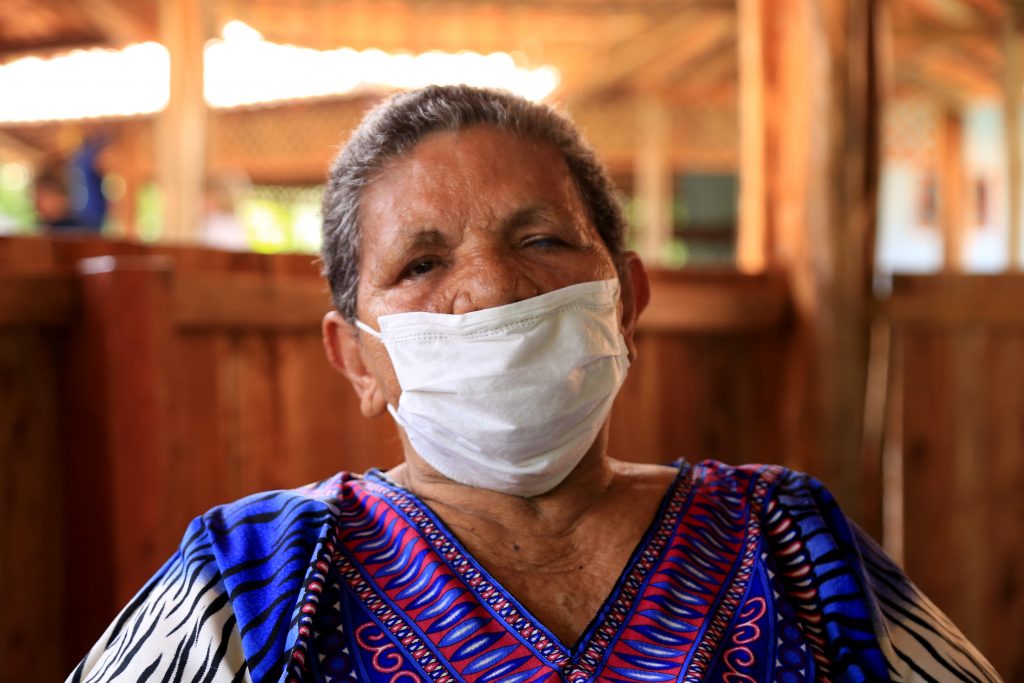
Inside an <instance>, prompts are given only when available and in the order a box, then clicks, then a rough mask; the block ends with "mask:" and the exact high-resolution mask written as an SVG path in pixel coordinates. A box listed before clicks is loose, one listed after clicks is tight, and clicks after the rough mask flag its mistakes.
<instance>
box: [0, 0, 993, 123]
mask: <svg viewBox="0 0 1024 683" xmlns="http://www.w3.org/2000/svg"><path fill="white" fill-rule="evenodd" d="M163 4H170V3H168V2H164V3H163ZM1011 4H1012V0H893V1H892V2H890V3H889V14H890V17H889V24H890V27H891V42H892V47H891V55H892V57H891V59H892V64H893V76H894V80H895V82H896V84H898V85H900V86H901V87H904V88H909V89H913V88H920V89H923V90H925V91H928V92H931V93H935V94H939V95H942V96H945V97H956V98H963V97H965V96H966V97H986V96H997V95H998V94H999V92H1000V91H1001V87H1002V86H1001V84H1002V61H1003V60H1002V50H1001V48H1000V41H1001V35H1002V26H1003V25H1004V24H1005V23H1007V20H1008V16H1009V15H1008V13H1009V12H1010V9H1009V8H1010V6H1011ZM159 5H160V3H159V2H158V1H157V0H82V1H81V2H75V3H67V2H62V1H61V0H6V1H5V2H3V3H0V63H2V62H5V61H10V60H11V59H14V58H17V57H21V56H25V55H28V54H34V55H47V54H54V53H57V52H60V51H66V50H69V49H75V48H83V47H92V46H106V47H120V46H123V45H126V44H129V43H133V42H141V41H146V40H158V39H159V37H160V6H159ZM203 13H204V16H203V19H202V21H203V24H204V26H203V33H204V34H205V36H206V37H207V38H209V37H213V36H215V35H217V34H219V32H220V29H221V28H222V27H223V26H224V24H226V23H227V22H228V21H230V20H233V19H238V20H241V21H244V22H245V23H247V24H249V25H250V26H252V27H253V28H255V29H257V30H258V31H260V32H261V33H262V34H263V35H264V36H265V38H266V39H267V40H269V41H272V42H277V43H287V44H294V45H302V46H307V47H312V48H318V49H331V48H337V47H341V46H348V47H352V48H355V49H366V48H379V49H382V50H385V51H389V52H394V51H407V52H423V51H427V50H443V51H459V50H471V51H475V52H481V53H489V52H495V51H506V52H511V53H513V54H516V55H517V56H518V57H519V58H521V59H522V60H523V61H526V62H528V63H531V64H552V65H555V66H556V67H557V68H558V69H559V70H560V71H561V73H562V86H561V88H560V89H559V91H558V92H557V93H556V94H555V98H556V99H558V100H561V101H563V102H568V103H574V102H576V103H578V102H585V101H587V100H590V99H593V98H609V97H616V96H622V95H630V96H656V97H659V98H665V99H668V100H669V101H670V102H672V103H674V104H676V105H686V104H687V103H689V102H693V101H698V100H706V99H707V98H721V97H729V96H732V95H734V94H735V88H736V83H737V79H738V74H737V57H736V52H737V51H736V2H735V1H734V0H552V1H546V0H484V1H479V0H379V1H378V0H212V1H211V2H207V3H204V8H203Z"/></svg>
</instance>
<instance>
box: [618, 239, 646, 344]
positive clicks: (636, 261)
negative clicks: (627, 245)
mask: <svg viewBox="0 0 1024 683" xmlns="http://www.w3.org/2000/svg"><path fill="white" fill-rule="evenodd" d="M621 258H622V261H621V266H620V268H619V282H620V283H621V287H620V292H621V293H620V299H621V301H622V337H623V338H624V339H625V340H626V348H627V349H629V360H630V362H633V361H635V360H636V342H635V341H634V339H633V338H634V336H635V333H636V325H637V321H638V320H639V319H640V314H641V313H643V312H644V309H645V308H647V304H648V303H650V301H651V279H650V278H649V277H648V275H647V268H646V267H645V266H644V262H643V261H642V260H640V256H639V255H637V253H636V252H635V251H627V252H625V253H624V254H623V255H622V257H621Z"/></svg>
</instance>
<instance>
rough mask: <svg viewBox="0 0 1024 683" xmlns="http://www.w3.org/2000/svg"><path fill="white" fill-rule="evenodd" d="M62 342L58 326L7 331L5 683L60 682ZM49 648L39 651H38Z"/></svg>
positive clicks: (1, 564)
mask: <svg viewBox="0 0 1024 683" xmlns="http://www.w3.org/2000/svg"><path fill="white" fill-rule="evenodd" d="M62 347H63V339H61V338H60V337H59V336H57V335H54V334H53V333H52V332H51V331H39V330H0V378H2V379H0V547H2V548H3V550H2V552H0V586H4V591H3V596H4V597H3V601H4V606H3V609H0V680H4V681H19V680H24V681H28V680H32V681H59V680H62V679H63V677H64V676H65V675H66V674H67V672H68V671H69V669H66V668H65V667H64V661H63V659H64V658H63V657H62V654H63V651H64V633H63V631H62V629H61V628H60V625H59V620H58V623H56V624H55V623H54V621H53V620H51V619H40V618H33V617H32V616H30V615H40V614H51V615H53V614H62V613H65V611H66V605H67V604H68V603H67V602H66V595H65V593H64V585H63V582H62V580H61V577H62V573H63V572H64V568H65V567H66V566H67V564H66V560H70V559H71V557H72V556H70V555H68V556H65V554H64V551H65V546H64V544H63V543H62V542H61V538H60V537H61V533H60V531H61V528H62V526H63V525H62V521H63V513H64V503H65V496H64V495H63V494H64V492H65V490H66V487H67V486H68V485H69V484H73V482H69V481H67V480H66V479H65V476H64V475H65V471H64V468H63V467H62V452H61V447H60V444H59V442H58V438H59V436H58V435H59V433H60V424H61V421H60V415H61V413H60V409H59V406H58V398H57V397H58V395H59V387H60V378H59V377H58V375H57V367H58V359H59V357H60V356H61V353H62V351H63V348H62ZM41 652H45V653H47V654H46V656H42V657H40V656H34V655H33V653H41Z"/></svg>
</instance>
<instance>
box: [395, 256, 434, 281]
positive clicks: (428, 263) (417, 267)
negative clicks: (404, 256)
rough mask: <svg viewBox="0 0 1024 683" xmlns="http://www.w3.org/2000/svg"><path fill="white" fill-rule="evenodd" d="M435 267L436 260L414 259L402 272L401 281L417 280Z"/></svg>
mask: <svg viewBox="0 0 1024 683" xmlns="http://www.w3.org/2000/svg"><path fill="white" fill-rule="evenodd" d="M436 266H437V260H436V259H433V258H421V259H416V260H415V261H413V262H412V263H410V264H409V265H408V266H406V267H405V270H403V271H402V279H403V280H407V279H410V278H418V277H422V276H424V275H426V274H427V273H429V272H430V271H432V270H433V269H434V268H435V267H436Z"/></svg>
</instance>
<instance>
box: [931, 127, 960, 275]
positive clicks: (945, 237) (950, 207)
mask: <svg viewBox="0 0 1024 683" xmlns="http://www.w3.org/2000/svg"><path fill="white" fill-rule="evenodd" d="M963 138H964V132H963V122H962V120H961V118H960V113H959V112H957V111H953V110H947V111H946V112H945V113H944V115H943V117H942V120H941V122H940V124H939V155H938V156H939V224H940V225H941V226H942V247H943V251H942V267H943V270H945V271H947V272H954V273H959V272H963V270H964V238H965V236H966V235H965V233H966V228H967V225H966V222H967V221H966V219H967V216H966V213H965V211H964V192H965V187H964V185H965V183H964V152H963Z"/></svg>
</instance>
